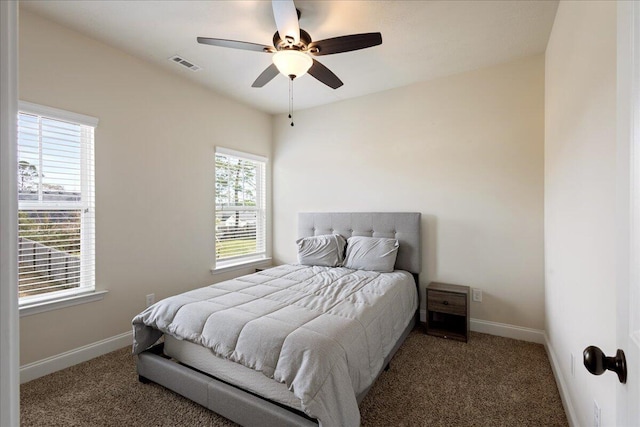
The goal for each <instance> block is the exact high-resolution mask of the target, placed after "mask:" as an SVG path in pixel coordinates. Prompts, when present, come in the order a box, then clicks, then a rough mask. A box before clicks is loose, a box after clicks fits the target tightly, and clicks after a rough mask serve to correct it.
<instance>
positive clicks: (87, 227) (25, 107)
mask: <svg viewBox="0 0 640 427" xmlns="http://www.w3.org/2000/svg"><path fill="white" fill-rule="evenodd" d="M20 114H25V115H34V116H38V117H40V118H47V119H50V120H55V121H61V122H67V123H73V124H76V125H79V126H81V131H82V133H83V135H82V141H87V140H89V144H86V143H82V144H81V146H80V168H81V174H80V187H81V189H80V193H81V195H82V196H81V201H78V202H73V201H68V202H56V201H44V200H42V201H40V200H39V201H37V202H34V201H28V200H25V201H19V200H18V202H17V211H18V212H19V211H20V210H26V209H43V210H78V209H79V210H80V212H81V220H80V221H81V222H80V248H81V251H80V285H79V286H78V287H76V288H71V289H63V290H56V291H51V292H45V293H43V294H40V295H31V296H25V297H20V298H19V300H18V306H19V310H20V316H25V315H30V314H36V313H41V312H44V311H49V310H53V309H57V308H63V307H68V306H72V305H76V304H81V303H84V302H91V301H96V300H99V299H102V298H103V296H104V294H106V291H96V284H95V240H96V237H95V129H96V128H97V126H98V122H99V120H98V119H97V118H95V117H91V116H87V115H84V114H78V113H74V112H70V111H66V110H62V109H58V108H53V107H48V106H45V105H39V104H34V103H31V102H26V101H19V102H18V114H17V115H16V120H19V117H20ZM17 123H18V122H16V125H17ZM88 128H91V129H88ZM86 132H90V134H86ZM18 136H19V134H17V135H16V145H17V147H19V138H18ZM39 138H40V135H39ZM18 151H19V150H18ZM39 155H40V156H41V155H42V147H39ZM38 187H39V189H38V193H39V194H40V192H41V191H42V188H41V186H38ZM87 214H89V216H88V218H87V216H86V215H87ZM87 265H91V267H92V271H91V272H89V273H87V271H86V270H85V268H83V266H87ZM16 286H18V283H16Z"/></svg>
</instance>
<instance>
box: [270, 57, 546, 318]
mask: <svg viewBox="0 0 640 427" xmlns="http://www.w3.org/2000/svg"><path fill="white" fill-rule="evenodd" d="M294 118H295V126H294V127H291V126H289V122H288V120H287V118H286V116H277V117H275V119H274V151H273V186H274V194H273V201H274V203H273V205H274V234H275V239H274V257H275V258H276V260H277V261H279V262H294V261H295V260H296V250H295V245H294V241H295V238H296V228H297V227H296V223H297V217H296V215H297V213H298V212H304V211H418V212H422V214H423V245H424V246H423V247H424V251H423V258H424V259H423V271H422V276H421V282H422V284H423V286H424V285H425V284H427V283H428V282H429V281H430V280H439V281H444V282H452V283H459V284H465V285H470V286H472V287H478V288H481V289H482V290H483V291H484V300H483V302H482V303H472V306H471V315H472V317H474V318H477V319H483V320H487V321H494V322H501V323H507V324H512V325H518V326H522V327H529V328H535V329H543V327H544V284H543V138H544V58H543V56H542V55H539V56H535V57H530V58H527V59H523V60H519V61H516V62H511V63H507V64H503V65H499V66H495V67H491V68H486V69H482V70H478V71H473V72H468V73H465V74H460V75H455V76H451V77H446V78H441V79H438V80H433V81H430V82H426V83H420V84H415V85H412V86H409V87H404V88H400V89H394V90H391V91H386V92H382V93H377V94H373V95H368V96H365V97H361V98H357V99H352V100H347V101H342V102H338V103H336V104H332V105H330V106H324V107H318V108H313V109H309V110H305V111H299V112H295V114H294ZM422 297H423V299H424V293H423V295H422ZM422 304H423V306H424V301H422Z"/></svg>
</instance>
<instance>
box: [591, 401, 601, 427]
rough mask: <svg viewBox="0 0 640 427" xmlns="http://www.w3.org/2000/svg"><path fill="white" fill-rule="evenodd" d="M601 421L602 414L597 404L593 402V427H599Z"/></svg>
mask: <svg viewBox="0 0 640 427" xmlns="http://www.w3.org/2000/svg"><path fill="white" fill-rule="evenodd" d="M601 420H602V413H601V412H600V407H599V406H598V402H596V401H595V400H594V401H593V427H600V421H601Z"/></svg>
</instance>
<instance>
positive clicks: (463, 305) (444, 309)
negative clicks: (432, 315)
mask: <svg viewBox="0 0 640 427" xmlns="http://www.w3.org/2000/svg"><path fill="white" fill-rule="evenodd" d="M428 292H429V296H428V298H427V310H431V311H437V312H439V313H449V314H456V315H459V316H466V314H467V296H466V295H462V294H454V293H451V292H440V291H432V290H428Z"/></svg>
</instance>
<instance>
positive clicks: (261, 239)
mask: <svg viewBox="0 0 640 427" xmlns="http://www.w3.org/2000/svg"><path fill="white" fill-rule="evenodd" d="M266 164H267V159H266V158H264V157H259V156H254V155H251V154H246V153H241V152H238V151H233V150H228V149H224V148H220V147H218V148H216V166H215V171H216V175H215V176H216V177H215V179H216V189H215V191H216V207H215V222H216V223H215V248H216V261H215V268H217V269H219V268H224V267H227V266H231V265H235V264H242V263H244V262H249V261H255V260H260V259H264V258H265V257H266V249H265V248H266Z"/></svg>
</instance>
